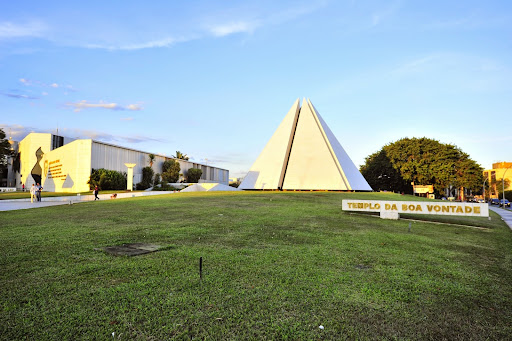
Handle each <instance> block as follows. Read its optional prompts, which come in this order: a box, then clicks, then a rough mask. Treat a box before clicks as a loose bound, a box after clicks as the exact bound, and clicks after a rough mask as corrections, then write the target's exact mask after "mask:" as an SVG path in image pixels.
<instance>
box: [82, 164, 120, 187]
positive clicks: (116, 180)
mask: <svg viewBox="0 0 512 341" xmlns="http://www.w3.org/2000/svg"><path fill="white" fill-rule="evenodd" d="M126 177H127V175H126V173H125V172H122V173H121V172H118V171H114V170H108V169H105V168H99V169H94V168H93V170H92V172H91V177H90V178H89V181H88V182H87V183H88V184H89V188H90V189H93V188H94V187H96V186H98V187H99V189H101V190H109V189H115V190H117V189H120V190H122V189H126Z"/></svg>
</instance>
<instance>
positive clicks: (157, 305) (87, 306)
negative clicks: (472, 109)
mask: <svg viewBox="0 0 512 341" xmlns="http://www.w3.org/2000/svg"><path fill="white" fill-rule="evenodd" d="M344 198H345V199H355V198H359V199H376V198H379V199H382V200H400V199H406V200H413V198H412V197H406V198H404V197H401V196H399V195H394V194H380V193H367V194H364V193H324V192H311V193H290V192H287V193H239V192H231V193H186V194H185V193H177V194H170V195H162V196H157V197H143V198H130V199H123V200H105V201H101V202H89V203H81V204H77V205H66V206H56V207H47V208H37V209H32V210H23V211H11V212H0V241H1V243H2V246H1V247H2V251H1V257H0V265H1V274H0V288H1V289H0V291H1V294H0V295H1V296H0V299H1V304H2V306H1V309H0V321H1V323H0V338H1V339H2V340H20V339H26V340H46V339H51V340H64V339H67V340H70V339H72V340H75V339H84V340H85V339H87V340H90V339H98V340H109V339H113V338H114V339H122V340H128V339H138V340H165V339H174V338H175V339H190V338H195V339H213V340H225V339H258V340H259V339H292V340H301V339H308V340H309V339H332V340H340V339H379V340H380V339H402V340H407V339H432V340H443V339H444V340H471V339H474V340H485V339H488V340H499V339H510V338H511V335H512V290H511V284H512V233H511V231H510V229H509V228H508V227H507V226H506V225H505V224H504V223H503V222H502V221H501V220H500V219H499V218H498V216H497V215H496V214H495V213H493V212H491V214H492V218H493V219H492V220H491V221H489V220H487V219H486V218H468V219H466V221H465V222H464V224H466V225H467V224H471V225H475V226H481V227H484V229H477V228H472V227H461V226H454V225H443V224H441V225H439V224H432V223H428V222H413V223H412V227H411V232H408V226H409V222H408V221H403V220H399V221H390V220H382V219H379V218H376V217H374V216H370V215H363V214H353V213H348V212H342V211H341V200H342V199H344ZM133 242H147V243H156V244H160V245H162V246H165V250H162V251H159V252H155V253H150V254H146V255H141V256H137V257H115V256H111V255H108V254H106V253H104V252H101V251H96V250H95V248H99V247H105V246H111V245H120V244H123V243H133ZM199 257H203V260H204V263H203V264H204V271H203V280H202V281H201V280H200V279H199V272H198V264H199ZM319 326H323V327H324V329H320V328H319ZM112 333H114V334H113V335H112Z"/></svg>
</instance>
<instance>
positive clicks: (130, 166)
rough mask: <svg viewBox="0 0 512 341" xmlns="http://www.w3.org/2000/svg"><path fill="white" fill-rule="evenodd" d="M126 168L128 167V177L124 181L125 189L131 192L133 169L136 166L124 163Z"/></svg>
mask: <svg viewBox="0 0 512 341" xmlns="http://www.w3.org/2000/svg"><path fill="white" fill-rule="evenodd" d="M124 165H125V166H126V167H128V176H127V179H126V180H127V181H126V189H127V190H129V191H131V190H133V167H135V165H137V164H136V163H125V164H124Z"/></svg>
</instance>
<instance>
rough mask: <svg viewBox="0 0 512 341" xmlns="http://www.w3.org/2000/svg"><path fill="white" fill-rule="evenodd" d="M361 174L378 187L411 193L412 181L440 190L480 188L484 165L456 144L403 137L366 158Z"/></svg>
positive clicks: (373, 186)
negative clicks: (481, 165) (480, 164)
mask: <svg viewBox="0 0 512 341" xmlns="http://www.w3.org/2000/svg"><path fill="white" fill-rule="evenodd" d="M361 173H362V174H363V176H364V177H365V178H366V180H367V181H368V183H369V184H370V186H372V188H374V189H376V190H379V189H380V190H393V191H399V192H406V193H411V192H412V187H411V185H410V183H411V182H414V183H415V184H421V185H434V190H435V191H436V192H437V193H442V192H443V191H444V189H445V188H448V187H450V186H452V187H455V188H461V187H464V188H468V189H472V190H477V191H479V190H481V187H482V183H483V174H482V168H481V167H480V166H479V165H478V164H477V163H476V162H475V161H473V160H472V159H471V158H470V157H469V155H468V154H466V153H464V152H463V151H461V150H460V149H459V148H457V147H456V146H454V145H451V144H443V143H440V142H439V141H437V140H433V139H429V138H426V137H423V138H403V139H401V140H398V141H396V142H393V143H390V144H387V145H385V146H384V147H382V149H381V150H380V151H378V152H376V153H374V154H372V155H370V156H368V157H367V158H366V160H365V164H364V165H363V166H362V167H361Z"/></svg>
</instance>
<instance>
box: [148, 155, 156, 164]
mask: <svg viewBox="0 0 512 341" xmlns="http://www.w3.org/2000/svg"><path fill="white" fill-rule="evenodd" d="M153 162H155V154H149V167H153Z"/></svg>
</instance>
